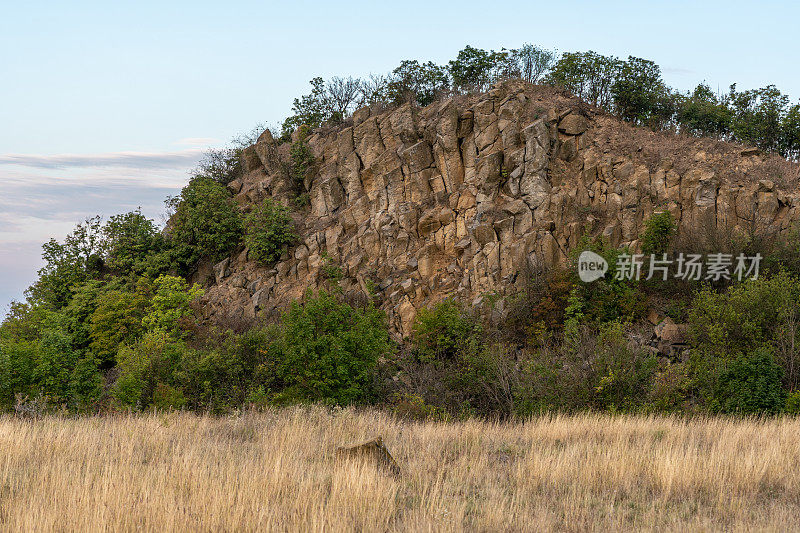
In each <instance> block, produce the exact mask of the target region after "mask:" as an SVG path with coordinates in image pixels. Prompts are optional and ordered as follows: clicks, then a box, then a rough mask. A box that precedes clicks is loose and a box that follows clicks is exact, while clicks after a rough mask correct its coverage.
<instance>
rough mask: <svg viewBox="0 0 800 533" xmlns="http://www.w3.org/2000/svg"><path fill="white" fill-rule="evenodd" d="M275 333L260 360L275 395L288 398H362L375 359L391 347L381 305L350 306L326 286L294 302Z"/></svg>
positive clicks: (350, 400) (367, 390)
mask: <svg viewBox="0 0 800 533" xmlns="http://www.w3.org/2000/svg"><path fill="white" fill-rule="evenodd" d="M274 335H275V341H274V342H273V343H271V344H270V346H269V348H268V358H269V361H268V362H267V363H265V364H266V365H267V367H269V374H270V375H272V376H273V382H272V385H273V387H275V388H277V389H281V390H282V391H283V392H282V393H281V395H280V398H282V399H285V400H289V401H321V402H325V403H331V404H339V405H347V404H352V403H356V402H359V401H363V400H365V399H367V397H368V395H369V393H370V387H371V385H372V381H373V373H374V370H375V365H376V364H377V362H378V359H379V358H380V357H383V356H386V355H388V354H389V352H390V344H389V335H388V332H387V329H386V319H385V316H384V315H383V313H382V312H381V311H379V310H377V309H375V308H374V307H372V306H370V307H368V308H367V309H364V310H360V309H355V308H353V307H350V306H349V305H347V304H346V303H341V302H339V301H338V300H337V299H336V298H335V297H334V296H332V295H330V294H328V293H326V292H325V291H320V292H319V294H318V295H316V296H315V295H313V294H312V293H311V292H309V293H308V294H307V295H306V298H305V300H304V301H303V303H297V302H295V303H293V304H292V305H291V307H290V308H289V310H288V311H286V312H285V313H284V314H283V315H282V317H281V321H280V324H279V325H278V326H277V328H276V329H275V331H274ZM280 398H279V399H280Z"/></svg>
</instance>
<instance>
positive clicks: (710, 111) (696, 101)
mask: <svg viewBox="0 0 800 533" xmlns="http://www.w3.org/2000/svg"><path fill="white" fill-rule="evenodd" d="M678 123H679V124H680V125H681V127H682V128H684V129H685V130H687V131H688V132H689V133H691V134H692V135H708V136H714V137H724V136H726V135H727V134H728V132H729V131H730V123H731V113H730V110H729V109H728V106H727V105H725V104H724V103H723V102H721V101H720V100H719V99H718V98H717V96H716V95H715V94H714V93H713V92H712V91H711V88H710V87H709V86H708V85H706V84H703V83H701V84H699V85H698V86H697V87H695V89H694V91H693V92H692V93H691V94H690V95H689V96H687V97H685V98H683V100H682V101H681V103H680V107H679V110H678Z"/></svg>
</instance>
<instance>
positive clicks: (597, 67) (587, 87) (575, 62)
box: [546, 50, 621, 109]
mask: <svg viewBox="0 0 800 533" xmlns="http://www.w3.org/2000/svg"><path fill="white" fill-rule="evenodd" d="M620 66H621V62H620V60H619V59H617V58H616V57H606V56H603V55H600V54H598V53H596V52H592V51H591V50H589V51H588V52H565V53H564V54H562V56H561V57H560V58H559V60H558V61H557V62H556V64H555V65H554V66H553V68H552V69H551V71H550V74H549V75H548V76H547V78H546V81H547V82H549V83H551V84H553V85H556V86H559V87H563V88H565V89H567V90H569V91H570V92H571V93H573V94H574V95H576V96H579V97H580V98H583V99H584V100H586V101H587V102H590V103H591V104H592V105H596V106H600V107H603V108H605V109H610V108H611V103H612V90H611V88H612V86H613V84H614V82H615V80H616V78H617V75H618V72H619V69H620Z"/></svg>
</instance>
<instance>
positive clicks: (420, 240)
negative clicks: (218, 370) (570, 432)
mask: <svg viewBox="0 0 800 533" xmlns="http://www.w3.org/2000/svg"><path fill="white" fill-rule="evenodd" d="M307 142H308V144H309V146H310V148H311V149H312V151H313V153H314V156H315V162H316V163H315V166H314V169H313V172H311V173H310V176H309V178H307V179H306V182H305V184H304V187H305V189H306V191H307V192H308V195H309V197H310V205H309V206H307V207H305V208H303V209H301V210H299V212H297V213H295V214H294V219H295V224H296V231H297V233H298V235H299V236H300V238H299V242H298V243H297V244H296V245H295V246H293V247H292V248H291V249H289V250H287V252H286V253H285V254H284V256H283V257H282V258H281V260H280V261H279V262H277V264H275V265H272V266H270V267H264V266H262V265H259V264H257V263H256V262H255V261H252V260H248V252H247V250H246V249H244V250H240V251H239V252H238V253H236V254H234V255H233V256H231V257H230V258H228V259H225V260H224V261H222V262H221V263H218V264H216V265H203V266H202V267H201V268H200V269H199V270H198V272H197V273H196V274H195V276H194V277H195V280H196V281H201V282H204V283H206V284H207V285H209V287H208V289H207V291H206V295H205V297H204V302H203V303H204V306H203V308H204V310H205V313H206V315H207V317H208V318H210V319H212V320H213V319H215V318H222V317H226V316H227V317H231V316H232V317H242V318H253V317H255V316H256V315H257V314H262V313H263V314H270V313H274V312H276V311H277V310H280V309H281V308H282V307H284V306H285V305H286V304H287V303H288V302H289V301H290V300H292V299H297V298H300V297H301V296H302V295H303V293H304V292H305V291H306V290H307V289H309V288H316V287H318V286H320V285H321V284H322V283H324V281H325V273H326V272H327V271H328V270H329V268H336V269H338V270H339V271H340V272H341V275H342V279H341V281H340V285H341V287H342V289H343V290H344V292H345V294H348V295H351V296H357V295H362V297H366V296H367V295H370V296H369V297H371V298H374V300H375V302H376V304H377V305H379V306H380V307H381V308H382V309H384V310H385V311H386V313H387V315H388V317H389V323H390V327H391V329H392V331H393V332H395V333H396V334H398V335H407V334H408V333H409V328H410V325H411V322H412V320H413V317H414V316H415V314H416V312H417V310H418V309H420V308H422V307H424V306H427V305H430V304H431V303H434V302H436V301H439V300H441V299H443V298H446V297H450V296H454V297H456V298H459V299H461V300H463V301H467V302H472V303H473V304H474V305H479V304H480V302H481V301H482V299H483V297H485V296H486V295H487V294H493V293H494V294H500V295H503V294H509V293H513V292H514V291H515V290H517V287H519V286H520V284H521V282H522V277H523V276H521V275H520V274H521V273H523V272H526V271H527V269H530V268H531V267H537V266H541V265H553V264H558V263H564V262H565V261H566V259H567V254H568V252H569V250H570V249H571V248H572V247H574V246H575V245H576V243H577V242H578V240H579V239H580V238H581V236H582V235H583V234H584V232H589V233H591V234H592V235H600V234H602V235H604V236H605V237H606V238H607V239H608V240H609V241H610V243H611V244H612V245H614V246H619V245H630V246H631V247H632V248H633V249H636V248H637V246H638V241H637V239H638V236H639V235H640V232H641V230H642V225H643V222H644V221H645V220H647V218H648V217H649V216H650V215H651V214H652V213H653V212H654V211H657V210H664V209H666V210H669V211H671V212H672V214H673V215H674V217H675V219H676V220H677V221H678V222H679V224H680V226H681V227H682V228H691V227H693V226H697V225H700V224H711V225H714V226H717V227H728V228H730V227H736V226H747V225H753V224H754V223H758V224H759V225H761V226H762V227H764V228H768V229H769V231H772V232H779V233H786V232H788V231H789V229H790V227H791V226H792V223H793V222H795V221H797V220H798V218H800V211H798V208H799V207H800V195H799V194H798V190H797V188H796V187H792V188H789V187H788V185H786V184H788V183H794V180H796V177H795V174H796V173H797V167H796V166H793V165H791V164H789V163H787V162H786V161H785V160H782V159H780V158H777V157H775V156H766V155H764V154H761V153H759V152H758V151H757V150H754V149H748V148H746V147H742V146H737V145H732V144H727V143H722V142H718V141H712V140H707V139H696V138H690V137H683V136H676V135H670V134H663V133H654V132H651V131H649V130H647V129H644V128H636V127H633V126H631V125H629V124H626V123H623V122H621V121H619V120H618V119H616V118H614V117H612V116H610V115H608V114H607V113H605V112H603V111H601V110H599V109H596V108H593V107H590V106H588V105H586V104H585V103H583V102H582V101H580V100H578V99H576V98H573V97H571V96H569V95H567V94H564V93H562V92H559V91H557V90H555V89H551V88H546V87H541V86H533V85H530V84H526V83H523V82H519V81H515V82H505V83H502V84H499V85H496V86H495V87H494V88H492V89H491V90H490V91H489V92H487V93H484V94H479V95H472V96H462V97H456V98H452V99H449V100H445V101H442V102H437V103H435V104H432V105H430V106H428V107H425V108H418V107H414V106H411V105H404V106H401V107H397V108H394V109H390V110H382V109H375V108H363V109H360V110H358V111H356V112H355V114H354V115H353V117H352V119H351V120H350V121H348V122H347V123H345V124H343V125H341V126H338V127H334V128H327V129H319V130H315V131H314V132H313V134H312V135H311V136H310V137H309V138H308V141H307ZM288 158H289V143H284V144H282V145H281V144H279V143H277V142H276V141H275V140H274V139H273V138H272V135H271V134H270V133H269V131H266V132H264V134H263V135H261V137H260V138H259V139H258V142H257V143H256V144H255V145H253V146H251V147H249V148H247V149H246V150H245V151H244V154H243V159H244V167H245V174H244V175H243V177H242V178H240V179H237V180H235V181H233V182H232V183H230V185H229V187H230V189H231V190H232V192H233V193H234V194H235V197H236V199H237V201H238V202H239V203H240V205H241V206H242V207H243V209H245V210H247V209H248V206H250V205H253V204H254V203H255V202H259V201H261V200H262V199H263V198H265V197H267V196H272V197H275V198H278V199H281V200H283V201H285V202H287V203H288V202H290V201H292V200H293V198H294V194H295V192H294V191H295V189H294V187H293V185H292V184H291V180H290V179H289V177H288V174H287V172H286V171H285V168H286V165H285V162H286V161H287V160H288ZM282 162H284V163H283V164H282Z"/></svg>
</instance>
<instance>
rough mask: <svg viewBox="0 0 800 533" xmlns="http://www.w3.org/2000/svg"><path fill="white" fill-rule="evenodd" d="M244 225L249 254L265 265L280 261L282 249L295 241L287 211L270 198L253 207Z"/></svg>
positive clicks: (283, 206) (295, 237)
mask: <svg viewBox="0 0 800 533" xmlns="http://www.w3.org/2000/svg"><path fill="white" fill-rule="evenodd" d="M244 225H245V237H244V239H245V244H247V248H248V250H249V253H250V254H252V257H253V258H255V259H256V260H257V261H260V262H262V263H265V264H270V263H274V262H275V261H277V260H278V259H280V257H281V254H282V253H283V250H284V248H285V247H286V246H288V245H289V244H291V243H292V242H294V241H295V240H296V239H297V236H296V235H295V234H294V231H292V219H291V217H289V209H288V208H287V207H286V206H285V205H283V204H282V203H280V202H278V201H276V200H273V199H272V198H267V199H265V200H264V201H263V202H261V203H260V204H258V205H256V206H255V207H253V209H252V210H251V211H250V213H248V214H247V216H246V217H245V219H244Z"/></svg>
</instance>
